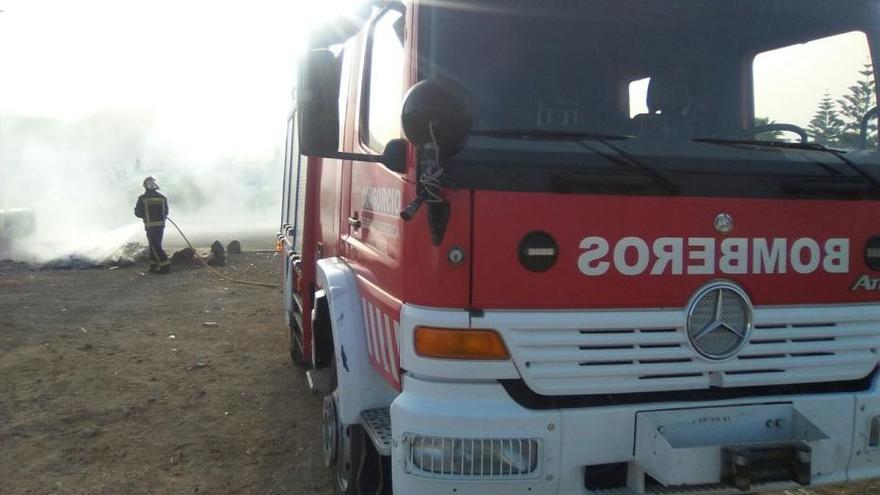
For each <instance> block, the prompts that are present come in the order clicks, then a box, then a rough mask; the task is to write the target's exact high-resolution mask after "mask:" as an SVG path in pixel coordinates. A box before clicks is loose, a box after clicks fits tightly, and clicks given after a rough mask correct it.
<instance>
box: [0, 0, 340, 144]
mask: <svg viewBox="0 0 880 495" xmlns="http://www.w3.org/2000/svg"><path fill="white" fill-rule="evenodd" d="M344 4H345V0H336V1H325V0H322V1H311V2H306V1H304V0H294V1H266V0H254V1H249V2H231V1H224V0H219V1H218V0H210V1H208V0H185V1H184V0H151V1H149V2H143V1H135V0H76V1H71V0H0V10H2V11H3V12H2V13H0V73H2V77H0V118H2V115H35V116H44V117H53V118H60V119H66V120H77V119H81V118H83V117H86V116H88V115H90V114H92V113H94V112H95V111H97V110H100V109H104V108H116V109H126V110H136V111H144V112H149V113H151V114H153V115H154V117H155V118H156V119H157V122H156V124H157V126H156V127H157V128H158V129H161V132H162V133H163V136H164V138H165V139H167V140H169V141H171V143H172V144H174V143H175V142H178V141H179V142H181V143H185V144H186V145H187V147H190V146H191V145H193V144H195V145H197V146H194V148H198V149H202V150H204V149H211V150H212V155H215V156H227V155H235V156H249V155H254V154H256V155H259V156H266V155H268V154H270V153H271V152H272V150H273V149H274V148H275V147H277V146H278V145H279V143H281V145H282V146H283V136H284V121H285V119H286V115H287V113H288V111H289V104H290V94H291V89H292V85H293V76H294V63H295V57H296V54H297V53H298V52H299V51H300V50H301V47H302V44H303V43H302V41H303V39H304V29H305V26H308V25H313V24H314V22H313V21H315V20H319V19H326V18H328V17H329V16H330V15H332V14H333V13H334V11H336V10H339V9H340V8H343V7H344Z"/></svg>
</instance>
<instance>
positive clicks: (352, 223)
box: [348, 212, 361, 230]
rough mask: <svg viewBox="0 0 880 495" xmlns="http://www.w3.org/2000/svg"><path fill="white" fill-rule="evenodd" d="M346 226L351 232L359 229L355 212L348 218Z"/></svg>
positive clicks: (358, 221)
mask: <svg viewBox="0 0 880 495" xmlns="http://www.w3.org/2000/svg"><path fill="white" fill-rule="evenodd" d="M348 225H349V226H350V227H351V228H352V230H358V229H360V228H361V219H360V218H358V214H357V212H355V213H353V214H352V215H351V216H350V217H348Z"/></svg>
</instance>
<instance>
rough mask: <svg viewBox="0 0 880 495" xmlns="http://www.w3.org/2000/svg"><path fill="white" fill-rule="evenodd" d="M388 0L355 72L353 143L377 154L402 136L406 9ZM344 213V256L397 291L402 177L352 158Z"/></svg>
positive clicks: (356, 148) (374, 22)
mask: <svg viewBox="0 0 880 495" xmlns="http://www.w3.org/2000/svg"><path fill="white" fill-rule="evenodd" d="M403 9H404V8H403V6H402V5H398V4H392V5H390V6H388V7H386V8H385V9H384V10H382V11H381V12H380V13H378V14H377V15H376V16H375V17H374V18H373V20H372V21H371V22H370V24H369V26H368V28H367V32H366V40H365V44H364V53H363V55H362V58H361V59H362V60H363V65H362V68H361V71H360V74H359V76H360V77H359V79H360V84H359V87H358V88H357V89H358V92H359V98H358V99H359V108H358V115H357V119H352V120H357V126H356V132H355V133H353V134H354V135H353V136H352V140H353V143H352V148H353V149H354V151H356V152H360V153H367V154H373V155H379V154H381V153H382V152H383V151H384V149H385V144H386V143H388V141H390V140H392V139H396V138H400V137H401V134H402V133H401V129H400V109H401V102H402V100H403V94H404V88H405V87H407V86H408V85H407V84H406V82H407V77H406V74H405V63H404V61H405V56H404V39H405V31H406V29H405V22H406V19H405V12H404V10H403ZM350 180H351V186H350V188H349V191H350V197H349V204H348V217H347V218H346V220H345V222H346V225H344V226H343V228H347V229H348V236H346V238H345V243H346V248H345V250H346V255H347V257H348V258H349V259H350V260H351V261H352V263H353V265H354V266H355V267H356V268H355V269H356V271H358V272H359V273H360V274H362V275H363V276H364V277H366V278H368V279H369V280H370V281H372V282H373V283H376V284H379V285H381V286H382V288H383V290H384V291H386V292H391V293H397V294H399V293H400V283H399V280H400V272H399V270H398V268H399V262H400V259H401V255H402V241H401V239H402V236H401V232H402V229H403V220H401V218H400V211H401V209H402V208H403V206H402V203H403V194H404V186H405V181H404V177H403V176H402V175H400V174H397V173H396V172H392V171H391V170H388V169H387V168H386V167H385V166H384V165H382V164H380V163H370V162H353V163H352V166H351V176H350Z"/></svg>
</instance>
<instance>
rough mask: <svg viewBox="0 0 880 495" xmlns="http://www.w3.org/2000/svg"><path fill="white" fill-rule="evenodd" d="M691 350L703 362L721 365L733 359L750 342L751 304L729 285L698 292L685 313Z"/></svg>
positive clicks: (735, 287)
mask: <svg viewBox="0 0 880 495" xmlns="http://www.w3.org/2000/svg"><path fill="white" fill-rule="evenodd" d="M686 330H687V335H688V340H689V341H690V343H691V346H692V347H693V348H694V350H695V351H697V352H698V353H699V354H700V355H701V356H703V357H705V358H706V359H711V360H715V361H721V360H724V359H728V358H730V357H732V356H734V355H735V354H736V353H737V352H739V351H740V350H741V349H742V348H743V347H744V346H745V345H746V343H748V341H749V334H750V333H751V331H752V303H751V302H750V301H749V298H748V296H746V294H745V292H744V291H743V290H742V289H740V288H739V287H738V286H737V285H735V284H733V283H730V282H714V283H712V284H709V285H708V286H706V287H703V288H702V289H700V290H699V291H698V292H697V294H696V295H695V296H694V298H693V299H692V300H691V304H690V306H689V307H688V313H687V326H686Z"/></svg>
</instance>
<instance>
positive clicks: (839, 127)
mask: <svg viewBox="0 0 880 495" xmlns="http://www.w3.org/2000/svg"><path fill="white" fill-rule="evenodd" d="M836 107H837V106H836V105H835V103H834V100H832V99H831V95H830V94H829V93H828V92H825V96H823V97H822V101H820V102H819V107H818V108H817V109H816V113H815V114H814V115H813V120H811V121H810V126H809V127H808V128H807V132H808V133H809V134H810V137H811V138H812V139H813V141H815V142H817V143H820V144H825V145H829V146H837V145H839V144H840V138H841V137H842V135H843V132H844V130H845V129H846V123H845V122H844V121H843V120H841V118H840V115H839V114H838V110H837V108H836Z"/></svg>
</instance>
